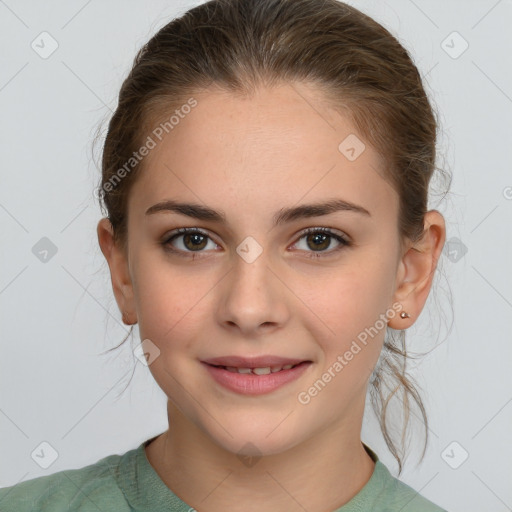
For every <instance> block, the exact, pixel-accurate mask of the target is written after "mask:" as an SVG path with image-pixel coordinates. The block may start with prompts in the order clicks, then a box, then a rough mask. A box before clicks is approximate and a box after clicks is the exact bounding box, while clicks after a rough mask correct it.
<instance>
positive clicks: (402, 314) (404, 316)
mask: <svg viewBox="0 0 512 512" xmlns="http://www.w3.org/2000/svg"><path fill="white" fill-rule="evenodd" d="M400 317H401V318H411V317H410V315H409V313H406V312H405V311H402V312H401V313H400Z"/></svg>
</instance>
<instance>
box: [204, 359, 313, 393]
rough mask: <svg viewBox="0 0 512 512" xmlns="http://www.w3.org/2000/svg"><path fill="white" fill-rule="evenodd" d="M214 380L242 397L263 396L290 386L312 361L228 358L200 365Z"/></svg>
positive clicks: (210, 360) (307, 370) (306, 370)
mask: <svg viewBox="0 0 512 512" xmlns="http://www.w3.org/2000/svg"><path fill="white" fill-rule="evenodd" d="M201 363H202V364H203V365H204V366H205V368H206V369H207V372H208V374H209V375H210V377H211V378H213V380H214V381H215V382H216V383H217V384H219V385H221V386H222V387H223V388H225V389H228V390H230V391H232V392H235V393H238V394H243V395H262V394H267V393H271V392H273V391H276V390H277V389H279V388H281V387H283V386H286V385H288V386H289V385H291V383H292V382H293V381H295V380H297V379H299V378H300V377H301V376H302V375H305V374H306V372H309V371H310V370H309V368H310V367H311V366H312V365H313V361H311V360H309V359H308V360H300V359H286V358H281V357H273V356H263V357H258V358H253V359H247V358H241V357H238V356H230V357H223V358H216V359H209V360H207V361H201Z"/></svg>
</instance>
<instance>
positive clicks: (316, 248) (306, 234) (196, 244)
mask: <svg viewBox="0 0 512 512" xmlns="http://www.w3.org/2000/svg"><path fill="white" fill-rule="evenodd" d="M302 239H305V240H306V249H301V250H305V251H306V252H310V254H308V255H307V256H306V257H308V258H320V257H323V254H319V253H327V255H330V254H332V253H335V252H338V251H339V250H341V249H343V248H344V247H348V246H351V245H352V242H350V241H349V240H348V239H346V238H345V237H344V236H342V235H340V234H337V233H335V232H334V231H332V230H330V229H328V228H308V229H306V230H305V231H303V232H302V234H301V236H300V238H299V241H300V240H302ZM333 239H334V240H335V241H336V242H337V244H338V245H337V247H335V248H334V249H331V250H329V251H328V250H327V249H328V248H329V247H330V246H331V243H332V240H333ZM175 241H180V243H176V245H175V244H174V242H175ZM208 241H210V242H211V243H212V245H213V247H210V249H215V247H216V246H217V244H216V243H215V242H213V240H212V239H211V238H210V236H209V235H208V233H206V232H204V231H202V230H200V229H198V228H179V229H176V230H174V231H173V232H172V233H171V234H170V235H169V236H167V237H166V238H165V239H164V240H163V241H162V242H161V243H162V245H163V246H164V247H165V249H166V250H168V251H170V252H173V253H176V254H177V255H179V256H185V257H186V256H188V255H187V253H189V254H190V253H192V257H194V253H202V252H205V251H203V249H205V248H208V247H207V246H208ZM296 245H298V243H297V242H296V243H295V244H294V245H293V247H295V246H296ZM180 246H181V247H180ZM308 248H313V251H308Z"/></svg>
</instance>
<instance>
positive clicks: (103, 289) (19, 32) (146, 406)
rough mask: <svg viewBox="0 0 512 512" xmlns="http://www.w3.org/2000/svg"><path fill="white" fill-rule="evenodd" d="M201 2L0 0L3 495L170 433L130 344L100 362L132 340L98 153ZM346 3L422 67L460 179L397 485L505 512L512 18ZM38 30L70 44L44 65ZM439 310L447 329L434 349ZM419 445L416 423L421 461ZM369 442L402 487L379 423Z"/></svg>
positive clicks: (447, 8)
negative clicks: (120, 100)
mask: <svg viewBox="0 0 512 512" xmlns="http://www.w3.org/2000/svg"><path fill="white" fill-rule="evenodd" d="M197 3H198V2H192V1H190V2H182V1H179V2H178V1H172V2H171V1H163V0H158V1H153V2H134V1H133V0H132V1H121V0H115V1H114V0H112V1H108V2H107V1H104V2H100V1H98V0H96V1H95V0H92V1H91V0H89V1H88V2H87V1H83V0H81V1H73V2H71V1H68V2H64V1H60V2H59V1H48V2H35V1H18V2H15V1H14V0H6V1H2V0H0V47H1V48H2V54H1V62H0V108H1V112H2V115H1V121H0V130H1V132H0V141H1V144H2V151H1V158H2V165H1V188H0V222H1V230H2V231H1V232H2V243H1V245H0V248H1V249H0V250H1V267H0V268H1V272H0V315H1V316H0V325H1V348H2V355H1V357H0V365H1V373H0V379H1V380H0V386H1V387H0V390H1V395H0V429H1V436H0V446H1V455H0V461H1V468H0V486H7V485H13V484H15V483H17V482H19V481H22V480H27V479H32V478H35V477H38V476H41V475H45V474H50V473H54V472H57V471H60V470H63V469H70V468H79V467H83V466H85V465H88V464H92V463H94V462H96V461H97V460H98V459H100V458H102V457H104V456H106V455H110V454H112V453H124V452H125V451H127V450H129V449H132V448H134V447H136V446H138V444H139V443H140V442H142V441H143V440H145V439H147V438H149V437H150V436H153V435H156V434H158V433H160V432H163V431H164V430H165V429H166V428H167V418H166V411H165V404H166V397H165V396H164V394H163V392H162V391H161V390H160V389H159V388H158V387H157V385H156V384H155V382H154V380H153V378H152V376H151V374H150V372H149V370H148V368H147V367H145V366H144V365H143V364H141V363H140V362H137V360H134V358H133V356H132V353H131V350H132V348H130V340H129V341H128V342H127V343H126V345H125V346H124V348H123V350H122V351H120V352H113V353H110V355H107V356H99V353H100V352H101V351H103V350H106V349H107V348H109V347H112V346H114V345H116V344H118V343H119V342H120V341H121V339H122V338H123V336H124V334H125V332H126V327H125V326H124V325H123V324H122V323H121V320H120V314H119V311H118V309H117V305H116V304H115V301H114V299H113V294H112V291H111V285H110V277H109V274H108V267H107V266H106V263H105V262H104V259H103V256H102V254H101V252H100V250H99V247H98V244H97V238H96V224H97V222H98V220H99V219H100V216H101V214H100V210H99V207H98V204H97V201H96V199H95V198H94V196H93V187H94V185H95V184H96V183H97V181H98V177H99V171H98V170H97V169H96V167H95V164H94V161H93V160H92V159H91V155H90V153H91V141H92V137H93V134H94V130H95V129H96V127H97V125H98V123H99V122H100V120H101V119H103V118H105V116H106V115H107V114H110V111H111V110H113V109H114V107H115V104H116V96H117V93H118V90H119V87H120V85H121V82H122V80H123V78H124V77H125V75H126V74H127V72H128V70H129V67H130V65H131V63H132V60H133V58H134V56H135V53H136V51H137V50H138V49H139V47H140V46H141V45H142V44H143V43H144V42H146V41H147V39H149V38H150V37H151V36H152V35H153V34H154V33H155V32H156V31H157V29H158V28H160V27H161V26H163V25H164V24H166V23H167V22H168V21H169V20H170V19H171V18H172V17H174V16H175V15H176V14H178V13H181V12H184V11H185V10H186V9H187V8H189V7H191V6H193V5H196V4H197ZM350 3H351V4H352V5H354V6H356V7H358V8H359V9H361V10H362V11H364V12H366V13H367V14H369V15H370V16H372V17H374V18H375V19H377V21H379V22H381V23H383V24H384V25H385V26H386V27H388V28H389V29H390V30H391V31H392V32H393V33H395V34H396V35H397V36H398V37H399V39H400V41H401V42H402V43H403V44H404V45H405V46H406V47H407V48H408V49H409V50H410V51H411V52H412V54H413V57H414V59H415V61H416V63H417V65H418V67H419V69H420V72H421V74H422V75H423V76H424V77H425V82H426V87H427V90H428V92H429V94H430V96H431V98H432V100H433V102H434V104H435V106H436V108H437V109H438V111H439V112H440V115H441V130H442V136H441V139H440V143H439V149H440V152H441V159H440V160H439V165H440V166H444V167H446V168H448V169H449V170H450V171H451V172H453V174H454V181H453V185H452V192H451V195H450V196H449V198H448V200H445V201H442V202H441V203H438V202H437V200H435V199H434V200H433V201H432V203H431V205H430V206H431V207H432V208H438V209H440V210H441V211H442V212H443V214H444V215H445V218H446V221H447V228H448V232H447V241H448V242H447V244H451V245H447V249H449V252H448V251H447V252H445V253H444V254H443V256H442V258H441V261H440V265H441V268H442V272H443V274H444V275H447V276H448V281H446V280H445V279H444V278H439V280H438V281H437V282H438V285H437V288H436V289H435V290H434V292H435V293H437V294H438V295H437V296H436V297H437V298H434V297H432V296H431V297H429V301H428V302H427V308H426V309H425V310H424V312H423V314H422V315H421V317H420V319H419V320H418V321H417V322H416V324H415V325H414V326H413V327H412V328H411V329H409V331H408V337H409V340H410V343H411V348H412V350H418V349H422V350H423V349H428V348H432V346H433V345H434V344H435V343H437V342H441V341H442V344H441V345H440V346H439V347H437V348H436V349H435V350H433V351H432V352H431V353H430V355H429V356H426V357H425V358H424V359H423V360H422V362H421V363H420V364H417V365H416V368H415V375H416V378H417V380H418V382H419V383H420V385H421V387H422V388H423V390H424V391H423V394H422V396H423V397H424V400H425V403H426V406H427V411H428V414H429V420H430V443H429V446H428V451H427V455H426V457H425V460H424V461H423V463H422V464H421V465H419V466H416V462H417V460H418V459H417V456H416V455H411V457H410V458H409V459H408V460H407V462H406V466H405V471H404V473H403V474H402V476H401V479H402V480H403V481H405V482H406V483H408V484H409V485H411V486H412V487H414V488H415V489H417V490H419V491H420V492H421V493H422V494H423V495H424V496H426V497H427V498H430V499H431V500H433V501H435V502H436V503H438V504H439V505H441V506H443V507H444V508H446V509H448V510H449V511H450V512H459V511H460V512H462V511H464V512H472V511H474V512H476V511H481V510H492V511H496V512H501V511H506V510H512V488H511V485H510V482H511V476H512V462H511V461H512V443H511V435H510V432H511V431H512V428H511V427H512V403H511V402H512V386H511V377H510V374H511V372H510V363H511V359H512V357H511V356H512V343H511V341H512V340H511V327H512V271H511V267H510V262H511V261H512V244H511V236H510V235H511V229H510V223H511V221H512V173H511V161H512V154H511V135H512V128H511V123H510V116H511V113H512V72H511V68H510V54H511V53H512V38H511V30H510V26H511V24H512V2H511V1H510V0H508V1H507V0H501V1H496V0H480V1H474V0H473V1H467V0H449V1H446V0H436V1H426V0H415V1H412V0H393V1H391V0H388V1H386V2H385V1H381V0H378V1H377V0H375V1H358V0H352V1H351V2H350ZM43 31H47V32H48V33H49V34H51V36H52V37H53V38H54V39H55V40H56V41H57V42H58V45H59V46H58V49H57V50H56V51H55V52H54V53H53V54H52V55H51V56H50V57H48V58H47V59H43V58H41V57H40V56H39V55H38V54H37V53H36V52H35V51H34V50H33V49H32V48H31V43H32V41H34V40H35V39H36V38H37V37H38V36H39V34H40V33H41V32H43ZM454 31H457V32H458V33H459V34H460V35H461V36H462V37H463V38H464V40H466V41H467V43H468V44H469V47H468V49H467V50H466V51H465V52H464V53H462V54H461V55H460V56H458V58H453V56H450V55H449V54H448V53H447V52H446V51H445V49H448V48H446V45H449V46H452V47H453V48H452V49H451V50H449V51H451V52H452V55H453V53H454V52H455V53H456V52H458V50H460V49H461V48H462V46H461V44H462V40H460V39H453V37H454V36H453V35H452V36H450V34H452V32H454ZM448 36H450V37H449V38H448V39H446V38H447V37H448ZM455 37H457V36H455ZM443 41H446V42H445V43H444V47H445V49H443V46H442V45H443V43H442V42H443ZM43 237H47V238H49V239H50V240H51V241H52V242H53V244H55V246H56V247H57V253H56V254H55V255H54V256H53V257H51V258H49V260H48V261H47V262H46V263H43V262H42V261H40V260H39V259H38V258H37V257H36V256H35V255H34V254H33V252H32V248H33V247H34V245H35V244H36V243H37V242H38V241H39V240H40V239H41V238H43ZM464 250H467V252H465V253H464ZM461 251H462V252H461ZM447 290H448V292H447ZM450 290H451V293H452V296H453V303H454V315H453V317H452V313H451V306H450V304H449V300H447V299H446V297H445V296H446V295H447V293H449V291H450ZM439 312H440V313H442V315H443V316H445V317H446V320H445V323H446V324H448V325H449V324H450V322H451V321H452V319H453V321H454V324H453V328H452V329H451V331H449V332H448V330H447V329H446V328H444V330H443V327H442V325H441V331H440V332H439V336H436V335H435V332H436V331H439V329H440V327H439V325H440V322H441V324H442V321H443V320H442V318H441V319H439V318H438V317H439ZM432 326H433V332H434V336H432ZM429 329H430V330H429ZM425 332H429V333H430V334H429V335H428V336H427V335H425V334H424V333H425ZM443 340H444V341H443ZM134 341H135V342H137V341H139V338H138V331H137V330H135V331H134ZM133 346H135V345H133ZM134 366H135V367H136V370H135V373H134V375H133V379H132V381H131V383H130V384H129V386H128V388H127V389H126V391H124V392H123V389H124V388H125V386H127V385H128V382H129V379H130V376H131V374H132V368H133V367H134ZM421 436H422V430H421V428H420V425H419V424H418V425H416V427H415V437H414V440H413V442H412V444H413V445H414V446H416V447H418V446H420V445H421V442H422V437H421ZM363 440H364V441H365V442H367V443H368V444H369V445H370V446H371V447H372V448H373V449H374V450H375V451H376V452H377V453H378V455H379V456H380V458H381V460H382V461H383V462H384V463H385V464H386V465H387V466H388V467H389V468H390V469H391V470H392V471H395V470H396V464H395V461H394V459H393V457H392V456H391V454H390V453H389V452H388V451H387V449H386V446H385V443H384V441H383V439H382V436H381V434H380V430H379V428H378V425H377V423H376V421H375V418H374V417H373V416H372V415H371V414H368V415H367V416H365V424H364V429H363ZM42 442H47V443H49V444H50V445H51V446H52V447H53V448H54V449H55V450H56V451H57V452H58V458H57V459H56V460H55V462H53V464H51V465H50V466H49V467H48V468H47V469H43V468H41V467H40V466H39V465H38V464H36V462H35V461H34V460H33V459H32V457H31V453H33V452H34V450H36V449H38V447H40V444H41V443H42ZM453 442H456V443H457V444H455V445H452V444H451V443H453ZM447 447H448V450H446V448H447ZM465 452H467V453H468V454H469V456H468V458H467V460H465V461H464V462H463V463H462V464H460V461H461V460H462V459H463V457H464V453H465ZM414 453H415V454H418V453H419V452H418V450H417V449H416V451H415V452H414ZM447 461H449V462H450V463H451V464H452V465H453V466H455V465H458V464H460V465H459V467H458V468H457V469H454V468H452V467H451V466H450V465H449V464H448V463H447ZM395 474H396V473H395Z"/></svg>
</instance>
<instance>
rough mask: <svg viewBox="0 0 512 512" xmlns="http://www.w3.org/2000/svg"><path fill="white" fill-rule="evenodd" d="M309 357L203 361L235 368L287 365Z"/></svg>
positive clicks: (230, 358) (222, 358) (226, 358)
mask: <svg viewBox="0 0 512 512" xmlns="http://www.w3.org/2000/svg"><path fill="white" fill-rule="evenodd" d="M304 361H308V362H309V360H308V359H291V358H289V357H279V356H271V355H268V356H258V357H241V356H223V357H212V358H210V359H205V360H203V361H202V362H203V363H206V364H211V365H215V366H232V367H235V368H267V367H270V366H285V365H287V364H292V365H294V364H299V363H302V362H304Z"/></svg>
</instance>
